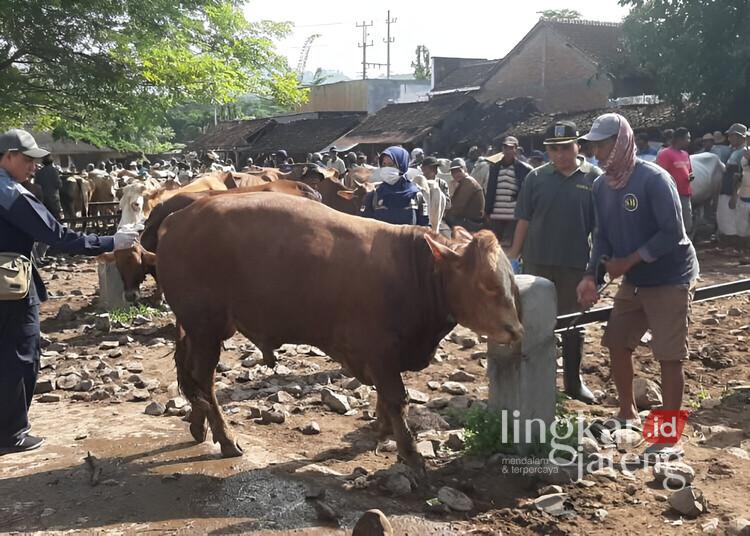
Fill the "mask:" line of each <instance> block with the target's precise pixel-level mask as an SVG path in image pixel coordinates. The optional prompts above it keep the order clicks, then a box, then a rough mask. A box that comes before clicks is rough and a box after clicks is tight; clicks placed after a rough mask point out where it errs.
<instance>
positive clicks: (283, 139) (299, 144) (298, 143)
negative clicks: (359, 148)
mask: <svg viewBox="0 0 750 536" xmlns="http://www.w3.org/2000/svg"><path fill="white" fill-rule="evenodd" d="M360 121H362V115H361V114H352V115H347V116H343V117H323V118H318V119H302V120H300V121H294V122H291V123H279V124H276V123H274V124H273V125H272V126H271V127H270V128H269V129H268V130H267V131H265V132H263V133H262V134H261V135H260V136H258V138H257V139H256V140H255V141H254V142H253V143H252V145H251V150H252V151H253V152H254V153H270V152H273V151H278V150H279V149H284V150H286V151H287V152H290V153H298V154H299V153H314V152H316V151H318V150H320V149H321V147H325V146H326V145H328V144H330V143H331V142H333V141H334V140H336V139H337V138H339V137H340V136H342V135H344V134H346V133H347V132H349V131H350V130H351V129H352V128H354V127H355V126H357V125H358V124H359V123H360Z"/></svg>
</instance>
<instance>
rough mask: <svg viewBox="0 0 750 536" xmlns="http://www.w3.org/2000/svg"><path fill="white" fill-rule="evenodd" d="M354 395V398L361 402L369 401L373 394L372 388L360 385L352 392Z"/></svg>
mask: <svg viewBox="0 0 750 536" xmlns="http://www.w3.org/2000/svg"><path fill="white" fill-rule="evenodd" d="M352 394H353V395H354V398H358V399H359V400H368V399H369V398H370V394H372V387H370V386H369V385H360V386H359V387H357V388H356V389H355V390H354V391H353V392H352Z"/></svg>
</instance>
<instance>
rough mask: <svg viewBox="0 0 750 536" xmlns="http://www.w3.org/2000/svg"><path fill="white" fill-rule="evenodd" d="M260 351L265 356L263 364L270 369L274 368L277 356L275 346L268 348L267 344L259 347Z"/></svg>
mask: <svg viewBox="0 0 750 536" xmlns="http://www.w3.org/2000/svg"><path fill="white" fill-rule="evenodd" d="M258 349H259V350H260V351H261V353H262V354H263V364H264V365H265V366H267V367H268V368H274V367H275V366H276V361H277V360H276V354H275V353H274V350H275V349H276V348H275V347H274V346H266V345H265V344H261V345H258Z"/></svg>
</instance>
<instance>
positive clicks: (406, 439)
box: [375, 373, 427, 478]
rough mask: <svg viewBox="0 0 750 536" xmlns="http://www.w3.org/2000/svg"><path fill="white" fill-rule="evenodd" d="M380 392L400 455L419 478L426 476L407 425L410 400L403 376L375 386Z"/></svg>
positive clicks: (398, 375)
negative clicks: (407, 405) (407, 406)
mask: <svg viewBox="0 0 750 536" xmlns="http://www.w3.org/2000/svg"><path fill="white" fill-rule="evenodd" d="M375 387H376V388H377V390H378V405H379V406H381V407H382V408H384V409H385V414H386V415H388V419H389V420H390V421H391V425H392V426H393V435H394V436H395V438H396V444H397V445H398V455H399V458H401V459H402V460H403V461H404V462H405V463H406V464H407V465H408V466H409V467H411V468H412V469H413V470H414V471H415V472H416V473H417V476H418V477H419V478H422V477H424V476H425V475H426V473H427V471H426V468H425V463H424V459H423V458H422V456H421V455H420V454H419V453H418V452H417V445H416V443H415V441H414V436H413V435H412V433H411V430H409V425H408V424H406V404H407V401H408V398H407V396H406V389H405V388H404V382H403V380H402V379H401V374H398V373H396V374H395V375H393V376H387V377H386V378H385V380H380V381H378V382H377V383H376V384H375Z"/></svg>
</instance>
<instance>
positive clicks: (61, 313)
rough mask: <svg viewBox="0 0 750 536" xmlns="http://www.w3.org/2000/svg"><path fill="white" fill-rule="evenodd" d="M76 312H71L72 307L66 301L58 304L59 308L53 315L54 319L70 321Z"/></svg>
mask: <svg viewBox="0 0 750 536" xmlns="http://www.w3.org/2000/svg"><path fill="white" fill-rule="evenodd" d="M75 316H76V314H75V313H74V312H73V309H72V308H71V307H70V305H68V304H67V303H63V304H62V305H61V306H60V309H58V311H57V315H55V319H57V320H59V321H60V322H70V321H71V320H73V319H74V318H75Z"/></svg>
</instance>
